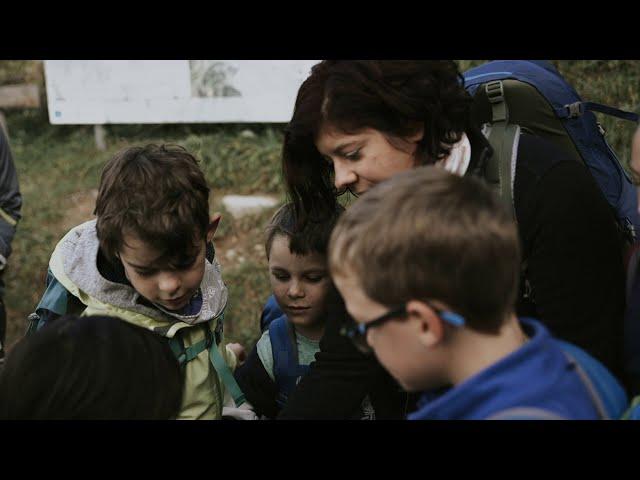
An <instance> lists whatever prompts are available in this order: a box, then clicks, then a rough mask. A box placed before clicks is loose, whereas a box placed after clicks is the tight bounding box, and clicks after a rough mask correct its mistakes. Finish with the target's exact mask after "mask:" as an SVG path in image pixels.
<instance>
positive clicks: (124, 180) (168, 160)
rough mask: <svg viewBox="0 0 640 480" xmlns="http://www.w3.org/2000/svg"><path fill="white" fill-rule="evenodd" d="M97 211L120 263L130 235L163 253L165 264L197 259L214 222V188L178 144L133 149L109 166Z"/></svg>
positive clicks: (101, 231)
mask: <svg viewBox="0 0 640 480" xmlns="http://www.w3.org/2000/svg"><path fill="white" fill-rule="evenodd" d="M95 214H96V215H97V217H98V220H97V233H98V238H99V239H100V248H101V250H102V251H103V252H104V254H105V255H106V256H107V258H109V260H111V261H114V260H115V259H116V258H117V254H118V252H120V251H121V250H122V247H123V245H124V236H125V235H127V234H129V235H135V236H137V237H138V238H139V239H140V240H141V241H143V242H144V243H146V244H147V245H150V246H151V247H153V248H155V249H156V250H158V251H159V252H161V258H160V259H159V260H158V262H159V263H167V264H168V263H169V262H170V261H171V262H175V261H176V260H178V262H179V261H180V260H181V259H182V257H185V258H187V257H191V256H192V254H193V252H194V251H195V250H196V249H197V246H196V245H197V242H198V240H199V239H200V238H204V237H205V236H206V233H207V228H208V225H209V187H208V186H207V182H206V180H205V178H204V174H203V173H202V170H201V169H200V167H199V166H198V161H197V160H196V159H195V157H194V156H193V155H191V154H190V153H189V152H187V151H186V150H185V149H184V148H182V147H180V146H177V145H173V146H172V145H162V146H157V145H147V146H146V147H131V148H127V149H125V150H122V151H121V152H119V153H117V154H116V155H115V156H114V157H113V158H112V159H111V160H110V161H109V162H108V163H107V164H106V165H105V167H104V170H103V171H102V177H101V179H100V188H99V191H98V198H97V200H96V209H95Z"/></svg>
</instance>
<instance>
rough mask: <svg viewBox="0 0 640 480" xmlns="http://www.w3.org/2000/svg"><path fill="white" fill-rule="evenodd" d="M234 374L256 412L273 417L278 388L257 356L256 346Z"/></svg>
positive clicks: (275, 411)
mask: <svg viewBox="0 0 640 480" xmlns="http://www.w3.org/2000/svg"><path fill="white" fill-rule="evenodd" d="M234 376H235V379H236V382H238V385H239V386H240V389H241V390H242V392H243V393H244V395H245V397H246V398H247V401H248V402H249V403H250V404H251V405H252V406H253V408H254V411H255V412H256V414H257V415H258V416H262V415H264V416H265V417H267V418H275V417H276V415H277V414H278V405H277V404H276V397H277V395H278V389H277V388H276V385H275V383H274V382H273V380H271V377H269V374H268V373H267V371H266V370H265V368H264V365H263V364H262V361H261V360H260V357H259V356H258V348H257V346H256V347H254V348H253V350H251V353H250V354H249V356H248V358H247V360H246V362H245V363H244V364H242V365H241V366H239V367H238V368H237V369H236V371H235V374H234Z"/></svg>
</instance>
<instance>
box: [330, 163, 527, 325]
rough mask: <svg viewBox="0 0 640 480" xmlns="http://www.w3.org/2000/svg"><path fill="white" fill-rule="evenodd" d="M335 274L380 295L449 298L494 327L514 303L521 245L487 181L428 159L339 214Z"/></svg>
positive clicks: (390, 300) (391, 302)
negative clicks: (448, 169)
mask: <svg viewBox="0 0 640 480" xmlns="http://www.w3.org/2000/svg"><path fill="white" fill-rule="evenodd" d="M329 264H330V268H331V271H332V274H333V275H335V274H338V275H340V274H344V273H345V272H348V273H349V274H351V275H355V276H356V278H357V280H358V281H359V282H360V284H361V285H362V288H363V290H364V292H365V293H366V294H367V296H369V297H370V298H371V299H372V300H374V301H376V302H378V303H381V304H383V305H387V306H390V307H391V306H398V305H402V304H403V303H405V302H407V301H409V300H412V299H416V300H420V299H425V300H426V299H437V300H440V301H442V302H445V303H446V304H447V305H449V307H450V308H452V309H454V310H455V311H457V312H458V313H460V314H461V315H463V316H464V317H465V319H466V320H467V325H468V326H469V327H471V328H472V329H475V330H478V331H483V332H487V333H494V332H496V331H497V329H498V328H499V327H500V325H501V323H502V321H503V320H504V318H505V317H506V316H507V315H508V314H509V313H510V312H511V311H512V310H513V308H514V303H515V299H516V294H517V291H518V279H519V272H520V245H519V239H518V233H517V229H516V225H515V223H514V222H513V220H512V219H511V217H510V215H509V213H507V211H506V209H505V208H504V207H503V205H502V204H501V203H500V201H499V199H498V198H497V197H496V196H495V195H494V194H493V192H491V191H490V190H489V189H488V188H487V187H486V186H485V185H484V184H483V183H482V182H481V180H478V179H475V178H468V177H459V176H456V175H453V174H451V173H448V172H446V171H445V170H444V169H441V168H438V167H433V166H427V167H419V168H416V169H413V170H410V171H408V172H404V173H402V174H399V175H397V176H394V177H393V178H392V179H390V180H387V181H386V182H383V183H381V184H379V185H377V186H376V187H374V188H372V189H371V190H370V191H368V192H367V193H366V194H365V195H364V196H363V197H362V198H360V199H359V200H358V201H357V202H355V204H354V205H353V206H351V207H350V208H349V209H348V210H347V211H346V213H344V214H343V215H342V216H341V218H340V219H339V221H338V223H337V225H336V228H335V229H334V231H333V234H332V236H331V242H330V245H329Z"/></svg>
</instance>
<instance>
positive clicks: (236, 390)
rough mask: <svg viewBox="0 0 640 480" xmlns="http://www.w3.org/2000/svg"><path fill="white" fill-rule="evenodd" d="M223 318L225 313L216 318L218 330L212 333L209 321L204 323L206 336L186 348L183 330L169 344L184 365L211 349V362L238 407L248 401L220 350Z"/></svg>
mask: <svg viewBox="0 0 640 480" xmlns="http://www.w3.org/2000/svg"><path fill="white" fill-rule="evenodd" d="M223 320H224V313H223V314H221V315H220V316H219V317H218V318H217V319H216V331H215V332H214V333H212V332H211V330H210V329H209V322H205V323H203V324H202V328H203V329H204V333H205V338H204V339H203V340H201V341H200V342H197V343H195V344H193V345H191V346H189V347H187V348H185V346H184V342H183V339H182V335H181V332H180V331H178V332H176V334H175V335H174V336H173V337H172V338H170V339H169V346H170V347H171V350H172V351H173V353H174V355H175V356H176V358H177V359H178V362H179V363H180V365H181V366H184V365H185V364H186V363H187V362H190V361H191V360H193V359H194V358H196V357H197V356H198V355H199V354H200V353H201V352H203V351H205V350H209V361H210V362H211V365H212V366H213V368H214V369H215V371H216V373H217V374H218V377H219V378H220V379H221V380H222V382H223V383H224V386H225V388H226V389H227V391H228V392H229V394H230V395H231V397H232V398H233V401H234V402H235V404H236V407H239V406H240V405H242V404H243V403H245V402H246V399H245V396H244V393H243V392H242V390H241V389H240V386H239V385H238V382H236V380H235V378H234V376H233V373H232V372H231V369H230V368H229V366H228V365H227V362H226V361H225V360H224V358H222V354H221V353H220V350H218V346H219V344H220V338H221V336H220V331H221V329H222V322H223Z"/></svg>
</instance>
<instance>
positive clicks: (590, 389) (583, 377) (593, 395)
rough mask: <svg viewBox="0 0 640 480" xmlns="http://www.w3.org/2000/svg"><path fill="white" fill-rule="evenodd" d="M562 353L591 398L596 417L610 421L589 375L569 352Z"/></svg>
mask: <svg viewBox="0 0 640 480" xmlns="http://www.w3.org/2000/svg"><path fill="white" fill-rule="evenodd" d="M563 353H564V355H565V357H567V359H568V360H569V362H570V363H571V364H573V365H574V367H575V370H576V373H577V374H578V377H580V380H581V381H582V384H583V385H584V386H585V388H586V389H587V392H588V393H589V396H590V397H591V401H592V402H593V405H594V406H595V407H596V410H597V411H598V416H599V417H600V420H611V416H610V415H609V413H608V412H607V409H606V407H605V405H604V402H603V401H602V398H600V394H599V393H598V390H597V389H596V387H595V386H594V385H593V382H592V381H591V379H590V378H589V375H587V373H586V372H585V371H584V369H583V368H582V366H581V365H580V363H579V362H578V361H577V360H576V359H575V358H574V357H573V356H572V355H571V354H570V353H569V352H567V351H563Z"/></svg>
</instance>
